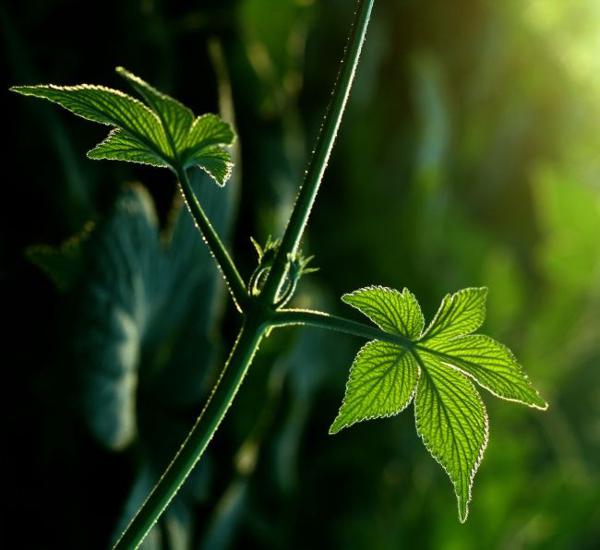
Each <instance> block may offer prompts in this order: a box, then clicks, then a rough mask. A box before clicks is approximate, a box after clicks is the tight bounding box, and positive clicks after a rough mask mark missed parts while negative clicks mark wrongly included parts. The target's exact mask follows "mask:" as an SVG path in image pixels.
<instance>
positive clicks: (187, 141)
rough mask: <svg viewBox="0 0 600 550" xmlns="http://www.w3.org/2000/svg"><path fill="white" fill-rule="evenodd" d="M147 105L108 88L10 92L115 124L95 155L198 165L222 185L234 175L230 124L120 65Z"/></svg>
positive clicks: (22, 88) (20, 88)
mask: <svg viewBox="0 0 600 550" xmlns="http://www.w3.org/2000/svg"><path fill="white" fill-rule="evenodd" d="M117 72H118V73H119V74H120V75H121V76H122V77H123V78H125V80H127V82H129V84H131V86H132V87H133V89H134V90H135V91H136V92H138V93H139V94H140V96H141V97H142V99H143V100H144V101H145V102H146V104H147V105H144V103H142V102H141V101H138V100H137V99H134V98H132V97H130V96H129V95H127V94H125V93H123V92H121V91H118V90H113V89H111V88H106V87H104V86H93V85H89V84H82V85H79V86H55V85H53V84H49V85H40V86H15V87H13V88H11V90H13V91H15V92H17V93H20V94H23V95H30V96H34V97H39V98H43V99H47V100H49V101H52V102H54V103H57V104H59V105H61V106H62V107H64V108H65V109H67V110H69V111H71V112H73V113H75V114H76V115H79V116H81V117H83V118H85V119H87V120H92V121H94V122H99V123H101V124H106V125H109V126H114V127H115V130H113V131H112V132H111V133H110V134H109V135H108V137H107V138H106V139H105V140H104V141H102V142H101V143H99V144H98V145H97V146H96V147H94V148H93V149H91V150H90V151H89V152H88V157H89V158H91V159H108V160H123V161H129V162H136V163H141V164H150V165H152V166H160V167H173V168H176V167H181V168H183V169H186V168H190V167H193V166H197V167H198V168H200V169H202V170H203V171H204V172H206V173H207V174H208V175H209V176H210V177H211V178H212V179H213V180H214V181H215V182H216V183H217V184H218V185H220V186H223V185H225V183H226V181H227V180H228V179H229V177H230V176H231V170H232V167H233V162H232V158H231V154H230V152H229V151H228V150H227V147H228V146H230V145H232V144H233V142H234V140H235V133H234V131H233V129H232V128H231V126H230V125H229V124H228V123H227V122H225V121H224V120H222V119H221V118H220V117H219V116H217V115H214V114H205V115H202V116H199V117H196V118H194V113H193V112H192V111H191V110H190V109H189V108H188V107H186V106H185V105H183V104H182V103H180V102H179V101H177V100H176V99H173V98H172V97H170V96H168V95H166V94H164V93H162V92H160V91H158V90H157V89H156V88H153V87H152V86H151V85H150V84H148V83H147V82H145V81H144V80H142V79H141V78H140V77H138V76H136V75H134V74H133V73H131V72H129V71H127V70H126V69H124V68H123V67H117Z"/></svg>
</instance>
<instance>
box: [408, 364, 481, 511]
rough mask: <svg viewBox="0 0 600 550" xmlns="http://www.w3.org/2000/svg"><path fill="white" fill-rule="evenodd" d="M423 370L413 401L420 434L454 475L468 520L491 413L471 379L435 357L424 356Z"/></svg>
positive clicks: (428, 448) (435, 455)
mask: <svg viewBox="0 0 600 550" xmlns="http://www.w3.org/2000/svg"><path fill="white" fill-rule="evenodd" d="M422 367H423V372H422V375H421V377H420V379H419V386H418V388H417V395H416V397H415V421H416V425H417V433H418V434H419V435H420V436H421V438H422V439H423V442H424V443H425V447H427V450H428V451H429V452H430V453H431V455H432V456H433V457H434V458H435V459H436V460H437V461H438V462H439V463H440V464H441V466H442V467H443V468H444V470H446V473H447V474H448V476H449V477H450V480H451V481H452V484H453V485H454V490H455V492H456V498H457V500H458V516H459V518H460V521H461V522H464V521H465V520H466V519H467V515H468V512H469V501H470V500H471V486H472V485H473V478H474V476H475V472H476V471H477V468H478V467H479V462H480V461H481V459H482V457H483V451H484V450H485V447H486V445H487V439H488V418H487V413H486V411H485V406H484V404H483V401H482V400H481V397H480V396H479V394H478V393H477V390H476V389H475V387H474V386H473V384H472V383H471V382H470V381H469V380H468V378H467V377H465V376H464V375H462V374H461V373H459V372H458V371H456V370H453V369H449V368H445V367H444V366H443V365H442V364H441V363H440V362H439V361H438V360H437V359H436V358H434V357H432V356H431V355H424V357H423V363H422Z"/></svg>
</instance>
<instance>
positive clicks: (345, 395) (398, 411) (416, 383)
mask: <svg viewBox="0 0 600 550" xmlns="http://www.w3.org/2000/svg"><path fill="white" fill-rule="evenodd" d="M377 342H380V340H369V341H368V342H367V343H366V344H364V345H363V346H362V347H361V348H360V349H359V350H358V352H357V353H356V355H355V356H354V360H353V361H352V365H350V374H349V376H348V379H347V380H346V386H345V388H344V397H343V398H342V404H341V405H340V407H339V409H338V413H337V415H336V416H335V418H334V420H333V422H332V423H331V426H330V427H329V431H328V434H329V435H335V434H337V433H339V432H341V431H342V430H344V429H346V428H349V427H350V426H354V425H355V424H358V423H360V422H365V421H367V420H374V419H376V418H391V417H392V416H397V415H398V414H400V413H401V412H402V411H404V410H406V409H407V408H408V406H409V405H410V404H411V403H412V402H413V399H414V397H415V394H416V392H417V386H418V385H419V379H420V377H421V366H420V365H419V364H418V362H417V363H416V366H417V373H418V374H417V379H416V380H415V385H414V387H413V389H412V391H411V392H410V396H409V398H408V399H407V400H406V404H405V405H404V407H402V408H401V409H399V410H397V411H396V412H391V413H386V414H372V415H369V416H365V417H363V418H360V419H357V420H353V421H352V422H350V423H349V424H344V425H343V426H341V427H340V428H339V429H338V430H332V428H333V426H334V425H335V423H336V421H337V419H338V418H339V415H340V412H341V410H342V408H343V407H344V405H345V403H346V397H347V395H348V388H349V386H350V382H351V381H352V379H353V376H352V374H353V372H352V371H353V368H352V367H353V366H354V364H355V363H356V362H357V360H358V358H359V357H360V355H361V354H363V353H365V351H366V348H367V347H368V346H369V345H371V344H373V343H377ZM386 343H388V344H389V345H390V346H394V347H397V348H398V350H400V351H405V352H406V353H409V352H408V350H405V349H404V348H402V347H400V346H396V345H395V344H390V343H389V342H386Z"/></svg>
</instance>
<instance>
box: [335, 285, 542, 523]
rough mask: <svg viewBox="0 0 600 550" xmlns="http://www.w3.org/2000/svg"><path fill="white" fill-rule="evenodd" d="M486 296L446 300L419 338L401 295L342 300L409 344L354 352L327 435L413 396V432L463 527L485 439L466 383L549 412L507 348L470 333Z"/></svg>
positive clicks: (372, 290) (410, 304)
mask: <svg viewBox="0 0 600 550" xmlns="http://www.w3.org/2000/svg"><path fill="white" fill-rule="evenodd" d="M486 296H487V289H485V288H467V289H464V290H461V291H459V292H456V293H454V294H452V295H450V294H448V295H447V296H445V297H444V299H443V300H442V303H441V305H440V307H439V309H438V311H437V313H436V315H435V317H434V319H433V321H432V322H431V323H430V325H429V327H428V328H427V330H426V331H425V333H424V334H423V326H424V320H423V314H422V313H421V308H420V306H419V303H418V302H417V299H416V298H415V297H414V295H413V294H412V293H411V292H409V291H408V290H407V289H404V290H403V291H402V292H399V291H397V290H393V289H389V288H385V287H376V286H373V287H367V288H363V289H360V290H357V291H355V292H352V293H350V294H345V295H344V296H343V297H342V300H343V301H344V302H346V303H347V304H349V305H351V306H353V307H355V308H356V309H358V310H359V311H361V312H362V313H363V314H364V315H366V316H367V317H368V318H369V319H371V321H373V322H374V323H375V324H376V325H377V326H379V328H380V329H381V330H382V331H384V332H386V333H389V334H394V335H401V336H403V337H404V338H406V339H407V340H406V341H405V343H402V342H403V341H402V340H400V342H399V343H388V342H387V341H386V342H384V341H371V342H369V343H368V344H366V345H365V346H364V347H363V348H362V349H361V350H360V351H359V353H358V355H357V356H356V359H355V360H354V362H353V364H352V367H351V369H350V376H349V379H348V383H347V386H346V392H345V395H344V400H343V402H342V406H341V407H340V410H339V413H338V415H337V417H336V419H335V420H334V422H333V424H332V426H331V428H330V433H337V432H338V431H340V430H341V429H342V428H345V427H347V426H350V425H352V424H354V423H356V422H360V421H362V420H367V419H370V418H377V417H383V416H390V415H392V414H396V413H398V412H400V411H401V410H403V409H404V408H405V407H407V406H408V404H409V403H410V401H411V399H412V398H413V394H414V393H415V390H416V396H415V398H414V402H415V419H416V426H417V432H418V433H419V435H420V436H421V438H422V439H423V442H424V443H425V446H426V447H427V449H428V450H429V452H430V453H431V454H432V456H433V457H434V458H435V459H436V460H437V461H438V462H439V463H440V464H441V465H442V467H443V468H444V470H446V472H447V473H448V476H449V477H450V480H451V481H452V484H453V485H454V489H455V492H456V496H457V499H458V515H459V519H460V521H461V522H464V521H465V520H466V518H467V515H468V506H469V502H470V500H471V487H472V484H473V478H474V476H475V472H476V471H477V468H478V466H479V463H480V461H481V458H482V456H483V452H484V449H485V447H486V444H487V439H488V418H487V414H486V411H485V407H484V404H483V402H482V400H481V397H480V396H479V393H478V392H477V389H476V388H475V386H474V385H473V383H472V382H471V379H473V380H475V381H476V382H477V383H478V384H480V385H481V386H483V387H484V388H486V389H488V390H489V391H490V392H492V393H493V394H494V395H496V396H498V397H501V398H503V399H508V400H510V401H517V402H520V403H523V404H525V405H529V406H532V407H537V408H540V409H545V408H546V407H547V404H546V402H545V401H544V400H543V399H542V398H541V397H540V396H539V394H538V393H537V391H536V390H535V389H534V388H533V386H532V385H531V383H530V382H529V380H528V378H527V376H526V375H525V373H524V372H523V369H522V368H521V366H520V365H519V364H518V363H517V361H516V359H515V357H514V356H513V355H512V353H511V352H510V350H509V349H508V348H506V347H505V346H503V345H502V344H500V343H499V342H496V341H495V340H493V339H492V338H489V337H488V336H484V335H481V334H475V335H473V334H471V333H472V332H473V331H475V330H477V329H478V328H479V327H480V326H481V324H482V323H483V321H484V318H485V300H486Z"/></svg>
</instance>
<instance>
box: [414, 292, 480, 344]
mask: <svg viewBox="0 0 600 550" xmlns="http://www.w3.org/2000/svg"><path fill="white" fill-rule="evenodd" d="M487 292H488V291H487V288H484V287H482V288H465V289H463V290H459V291H458V292H455V293H454V294H446V296H444V299H443V300H442V304H441V305H440V308H439V309H438V311H437V313H436V314H435V317H434V318H433V321H431V323H430V325H429V327H427V330H426V331H425V334H424V335H423V338H422V340H423V341H426V342H428V343H429V345H432V342H436V341H440V340H442V339H448V338H455V337H457V336H463V335H465V334H470V333H471V332H473V331H475V330H477V329H478V328H479V327H480V326H481V325H482V324H483V321H484V320H485V301H486V298H487Z"/></svg>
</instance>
